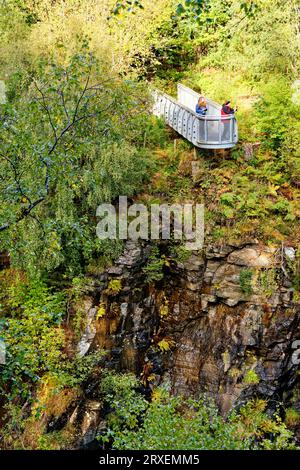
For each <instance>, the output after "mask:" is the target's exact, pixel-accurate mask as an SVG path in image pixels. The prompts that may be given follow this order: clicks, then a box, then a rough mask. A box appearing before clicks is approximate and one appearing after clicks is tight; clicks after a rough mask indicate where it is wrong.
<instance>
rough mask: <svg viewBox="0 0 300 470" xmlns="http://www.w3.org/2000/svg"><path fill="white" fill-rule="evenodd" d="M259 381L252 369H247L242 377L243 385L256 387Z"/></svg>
mask: <svg viewBox="0 0 300 470" xmlns="http://www.w3.org/2000/svg"><path fill="white" fill-rule="evenodd" d="M259 381H260V379H259V376H258V375H257V373H256V372H255V370H253V369H249V370H248V371H247V372H246V374H245V375H244V383H245V384H247V385H256V384H258V383H259Z"/></svg>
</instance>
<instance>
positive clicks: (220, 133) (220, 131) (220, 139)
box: [218, 119, 222, 144]
mask: <svg viewBox="0 0 300 470" xmlns="http://www.w3.org/2000/svg"><path fill="white" fill-rule="evenodd" d="M221 123H222V119H219V120H218V135H219V144H221V143H222V124H221Z"/></svg>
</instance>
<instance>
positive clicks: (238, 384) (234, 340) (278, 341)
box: [79, 241, 300, 413]
mask: <svg viewBox="0 0 300 470" xmlns="http://www.w3.org/2000/svg"><path fill="white" fill-rule="evenodd" d="M148 248H149V247H147V246H145V245H143V243H141V244H138V243H137V242H134V243H127V244H126V247H125V251H124V254H123V255H122V256H121V257H120V258H119V260H118V261H117V263H116V266H115V267H113V268H110V270H109V274H111V275H117V276H118V277H119V278H120V279H121V281H122V290H121V291H120V292H119V293H118V294H117V295H116V296H114V299H113V301H112V300H110V299H109V298H108V303H107V313H106V315H105V317H103V318H101V319H100V320H99V321H97V333H96V336H95V331H94V328H93V326H92V325H93V322H94V318H95V311H94V310H95V309H94V308H93V306H92V305H88V306H86V309H87V317H88V325H87V329H86V332H85V335H84V337H83V338H82V340H81V342H80V346H79V348H80V351H81V354H83V353H84V351H88V350H89V347H90V346H91V342H93V344H95V345H98V346H100V347H101V348H104V349H106V350H107V351H109V356H108V358H107V364H108V365H109V366H111V367H115V368H116V369H117V370H129V371H132V372H135V373H137V374H140V373H141V371H142V368H143V365H144V362H145V361H150V363H151V364H152V367H153V369H152V370H153V373H154V374H156V378H155V383H158V382H159V381H160V382H165V381H166V380H170V381H171V389H172V391H173V392H174V393H180V394H183V395H187V396H190V395H196V396H197V395H199V394H200V393H203V392H205V393H207V394H209V395H210V396H212V397H213V398H215V399H216V400H217V401H218V403H219V406H220V408H221V409H222V411H223V412H224V413H226V412H227V411H228V410H229V409H230V407H231V406H232V405H234V404H235V403H241V402H243V401H244V400H246V399H249V398H251V397H252V396H253V394H258V395H259V396H262V397H266V398H271V399H274V402H275V401H276V400H278V399H280V397H282V396H283V393H284V392H286V391H287V390H290V389H292V387H293V386H294V384H295V383H296V380H297V377H298V375H297V366H296V365H295V364H293V362H292V361H291V356H292V353H293V352H294V351H293V350H292V348H291V344H292V342H293V341H294V340H295V339H298V338H300V328H299V306H298V307H297V306H296V305H295V303H294V302H293V299H292V294H293V292H292V289H291V288H290V280H289V279H288V277H287V274H286V273H284V272H283V271H282V270H280V282H278V285H277V283H275V284H274V286H273V287H272V289H273V291H271V295H270V292H269V290H270V289H268V292H267V293H264V292H263V291H262V292H261V291H260V290H259V289H257V288H256V287H255V286H252V287H253V289H251V290H249V292H248V293H247V294H246V293H245V289H244V290H242V288H241V272H242V271H243V270H245V269H249V270H252V271H253V273H256V274H257V273H259V272H260V270H263V272H267V271H268V270H271V269H274V267H277V266H278V260H277V258H276V256H277V253H278V251H276V250H275V249H273V248H272V249H271V248H269V247H262V246H260V245H259V244H256V243H253V241H252V243H251V244H249V243H248V244H247V245H246V246H245V245H243V246H237V247H234V246H232V245H231V246H223V247H208V248H207V250H206V253H204V255H203V254H202V253H192V255H191V257H190V258H189V260H187V261H186V262H184V263H181V264H179V263H178V264H176V263H171V264H170V266H168V268H167V269H166V273H165V276H164V278H163V279H162V280H161V281H160V282H159V283H157V284H156V285H151V286H149V285H147V284H144V281H143V280H144V277H143V273H142V269H143V266H144V265H145V263H146V262H147V256H148V254H149V252H150V250H149V249H148ZM164 249H165V246H164ZM285 256H286V257H289V259H291V258H292V257H293V252H292V251H288V252H287V253H285ZM280 263H282V260H280ZM120 268H121V270H120ZM133 268H134V269H133ZM279 268H281V266H280V267H279ZM114 304H116V305H117V306H118V308H117V309H116V308H115V306H114ZM162 307H163V309H162ZM164 337H168V338H171V339H172V340H174V342H175V347H174V349H173V350H171V351H169V352H168V353H164V354H162V353H161V352H160V350H159V348H157V347H156V346H155V345H156V344H157V342H158V341H159V340H161V339H162V338H164ZM249 371H251V374H252V375H251V374H250V377H252V382H251V380H250V381H249V378H248V379H247V377H248V375H249ZM247 374H248V375H247ZM256 377H257V379H256Z"/></svg>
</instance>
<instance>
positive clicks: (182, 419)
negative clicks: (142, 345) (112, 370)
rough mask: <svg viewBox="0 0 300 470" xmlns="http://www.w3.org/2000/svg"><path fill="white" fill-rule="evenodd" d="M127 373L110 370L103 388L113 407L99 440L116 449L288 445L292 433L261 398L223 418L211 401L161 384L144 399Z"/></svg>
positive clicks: (242, 448)
mask: <svg viewBox="0 0 300 470" xmlns="http://www.w3.org/2000/svg"><path fill="white" fill-rule="evenodd" d="M136 387H137V382H136V380H135V379H132V378H131V377H130V376H128V375H122V376H119V377H118V376H115V375H111V374H109V376H108V378H105V379H104V385H102V391H103V393H104V394H105V397H106V399H107V400H108V403H109V404H110V406H111V409H112V412H111V413H110V414H109V415H108V428H107V430H106V433H105V434H103V435H102V436H99V440H101V442H108V441H112V445H113V448H115V449H119V450H129V449H134V450H143V449H144V450H145V449H146V450H167V449H168V450H169V449H172V450H176V449H177V450H183V449H184V450H246V449H271V448H273V449H277V448H278V449H292V448H295V446H294V444H293V442H292V437H293V435H292V433H291V432H290V431H288V430H287V428H286V427H285V425H284V424H283V423H282V421H281V420H280V418H279V417H278V416H277V415H276V416H275V419H274V420H272V419H271V418H269V417H268V416H267V414H266V413H265V407H266V403H265V402H264V401H262V400H260V401H259V400H258V401H250V402H249V403H247V404H246V405H245V406H243V407H242V408H241V410H240V411H239V412H238V413H237V412H232V413H231V415H230V416H229V417H228V419H227V420H225V419H224V418H223V417H221V416H220V414H219V412H218V410H217V407H216V406H215V404H214V403H213V402H212V401H211V400H208V399H206V398H202V399H200V400H198V401H194V400H184V399H183V398H180V397H171V396H170V395H169V393H168V392H167V391H166V390H165V389H162V388H161V389H158V390H156V391H155V393H153V400H152V401H151V402H150V403H147V402H146V400H145V399H143V398H142V397H141V396H140V395H139V394H138V393H137V391H136Z"/></svg>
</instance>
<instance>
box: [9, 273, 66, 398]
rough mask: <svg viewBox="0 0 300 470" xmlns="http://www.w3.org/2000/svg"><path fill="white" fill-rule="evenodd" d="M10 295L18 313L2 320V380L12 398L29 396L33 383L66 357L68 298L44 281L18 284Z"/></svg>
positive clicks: (53, 369)
mask: <svg viewBox="0 0 300 470" xmlns="http://www.w3.org/2000/svg"><path fill="white" fill-rule="evenodd" d="M10 296H11V297H10V299H9V302H8V303H9V306H11V308H12V309H13V310H12V312H15V313H14V314H13V316H11V317H5V318H3V319H2V320H1V324H0V328H1V336H2V337H3V339H4V342H5V344H6V348H7V352H6V364H5V365H4V366H3V370H2V373H1V377H0V383H1V387H2V389H3V390H5V391H6V393H7V395H8V396H9V397H10V399H13V398H15V397H17V396H19V397H23V398H27V397H28V396H30V395H31V390H32V386H33V384H34V383H36V382H38V381H39V380H40V378H41V376H42V375H43V374H44V373H45V372H51V371H53V372H55V371H56V370H57V369H58V368H59V367H60V365H61V362H62V360H64V354H63V351H62V348H63V344H64V331H63V329H62V327H61V324H62V320H63V316H64V311H65V302H66V300H65V298H64V296H63V295H62V294H61V293H58V294H53V293H51V291H50V290H49V289H48V288H47V287H46V286H45V284H43V283H42V282H41V281H35V282H32V283H31V284H30V285H28V284H25V283H24V284H22V283H21V284H19V285H16V286H15V287H14V288H13V289H11V290H10Z"/></svg>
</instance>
